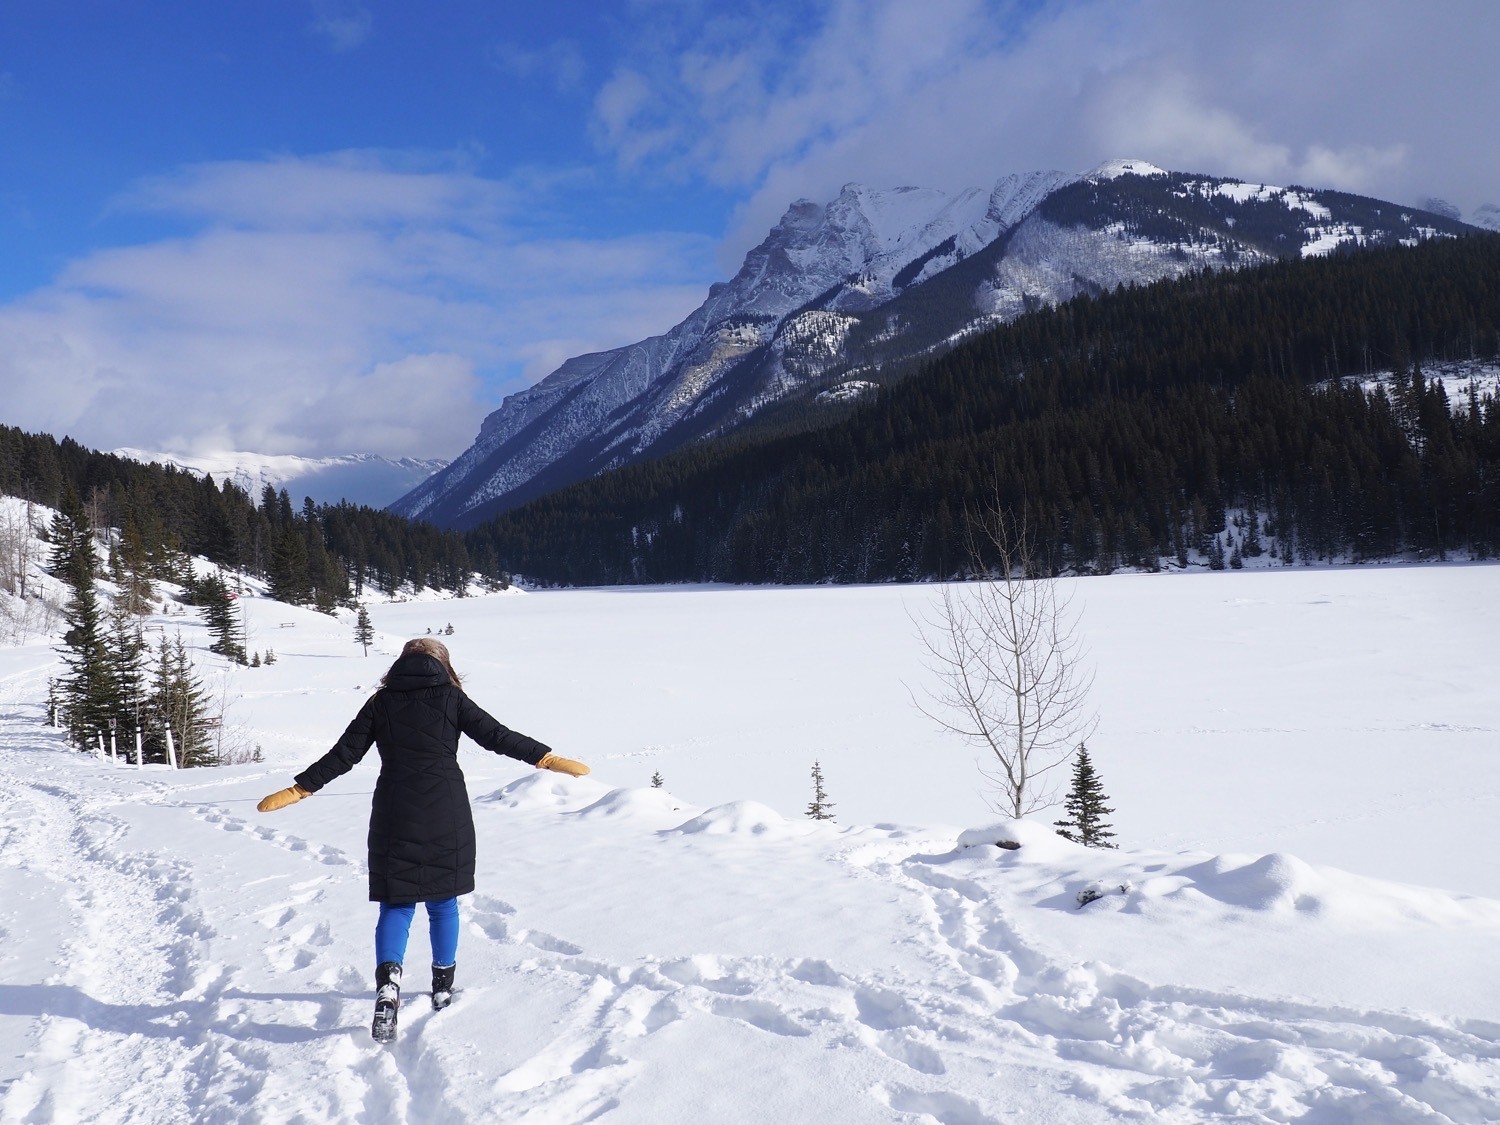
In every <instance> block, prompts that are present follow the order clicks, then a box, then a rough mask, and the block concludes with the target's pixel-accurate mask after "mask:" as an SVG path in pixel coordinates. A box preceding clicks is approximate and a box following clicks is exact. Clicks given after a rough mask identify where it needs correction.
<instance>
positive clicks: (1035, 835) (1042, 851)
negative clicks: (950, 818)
mask: <svg viewBox="0 0 1500 1125" xmlns="http://www.w3.org/2000/svg"><path fill="white" fill-rule="evenodd" d="M985 845H992V846H994V847H997V848H1001V849H1003V850H1005V851H1019V850H1022V849H1024V850H1025V852H1026V856H1027V858H1028V859H1057V858H1061V857H1065V856H1068V855H1070V854H1072V853H1075V852H1077V851H1078V850H1079V845H1077V844H1074V843H1072V842H1070V841H1068V840H1065V839H1063V838H1062V837H1061V836H1059V835H1058V834H1057V829H1056V828H1053V827H1051V826H1050V825H1046V824H1039V823H1037V822H1036V821H1034V820H1014V819H1007V820H1002V821H1000V822H998V823H996V824H988V825H985V826H984V827H983V828H970V829H967V830H965V831H963V832H960V833H959V834H958V847H959V849H960V850H962V849H964V848H978V847H983V846H985Z"/></svg>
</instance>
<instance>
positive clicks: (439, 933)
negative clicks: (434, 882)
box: [375, 898, 458, 967]
mask: <svg viewBox="0 0 1500 1125" xmlns="http://www.w3.org/2000/svg"><path fill="white" fill-rule="evenodd" d="M426 906H427V935H428V937H429V939H430V940H431V942H432V963H433V964H434V965H442V966H445V967H446V966H448V965H452V964H454V963H455V962H456V961H457V960H458V899H456V898H443V899H438V900H437V901H436V902H429V903H427V904H426ZM416 913H417V905H416V903H413V902H408V903H404V904H403V905H401V906H392V905H391V904H390V903H388V902H382V903H381V904H380V920H379V921H378V922H376V923H375V963H376V964H377V965H379V964H383V963H384V962H386V961H395V962H397V963H398V964H399V963H401V962H403V961H405V960H406V939H407V937H408V936H409V935H410V933H411V920H412V918H413V916H415V914H416Z"/></svg>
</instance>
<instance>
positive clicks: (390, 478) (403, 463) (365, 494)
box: [113, 448, 448, 508]
mask: <svg viewBox="0 0 1500 1125" xmlns="http://www.w3.org/2000/svg"><path fill="white" fill-rule="evenodd" d="M113 452H114V454H115V456H116V457H128V458H129V459H130V460H132V461H144V462H147V463H155V464H158V465H175V466H176V467H177V468H179V469H186V470H187V471H188V472H190V473H194V474H196V475H199V476H203V475H208V476H212V477H213V478H214V480H216V481H218V482H219V483H220V484H223V483H224V482H225V481H230V482H232V483H233V484H234V485H235V486H236V487H238V488H240V489H242V490H244V491H245V492H247V493H249V494H250V498H251V499H252V500H254V501H255V502H256V503H259V502H260V494H261V491H262V490H263V489H264V488H265V486H266V485H268V484H269V485H270V486H271V487H272V488H274V489H276V490H277V491H278V492H279V491H280V490H281V489H283V488H284V489H286V491H287V494H288V495H289V496H290V497H291V500H292V503H293V504H295V505H300V504H301V503H302V498H303V497H305V496H311V497H312V498H313V500H315V501H318V502H324V501H326V502H328V503H330V504H336V503H338V502H339V501H340V500H348V501H349V502H350V503H353V504H364V505H367V506H369V507H371V508H380V507H384V506H385V505H387V504H389V503H390V502H391V501H392V500H393V499H395V498H396V497H399V496H401V495H403V494H404V493H406V492H409V491H410V490H411V489H412V488H414V487H416V486H417V485H418V484H420V483H421V482H422V481H424V480H426V479H427V478H428V477H430V476H431V475H432V474H433V473H435V472H437V471H438V470H440V469H442V468H444V467H446V466H447V464H448V462H446V461H436V460H432V461H425V460H418V459H416V458H412V457H402V458H400V459H399V460H393V459H392V458H389V457H381V456H379V455H377V454H374V453H349V454H345V455H343V456H337V457H299V456H297V455H295V454H290V453H287V454H269V453H242V452H231V453H209V454H195V455H187V454H179V453H152V452H148V451H146V450H143V449H128V448H127V449H116V450H114V451H113Z"/></svg>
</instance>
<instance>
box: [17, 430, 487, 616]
mask: <svg viewBox="0 0 1500 1125" xmlns="http://www.w3.org/2000/svg"><path fill="white" fill-rule="evenodd" d="M69 489H71V490H72V491H73V492H74V493H75V494H76V496H77V497H78V498H79V501H80V503H81V505H82V510H83V512H84V514H85V515H86V516H87V519H88V522H89V524H90V525H91V526H93V527H95V528H105V527H108V528H114V529H117V530H118V532H119V533H120V534H119V535H118V537H117V538H116V539H114V540H112V542H111V556H112V557H111V560H110V561H111V563H112V564H114V569H116V570H117V569H118V567H119V565H121V563H122V560H121V559H120V558H118V557H117V556H119V555H125V554H128V555H130V556H131V557H130V558H129V559H128V560H124V561H125V562H128V563H129V565H130V566H131V567H132V568H136V567H138V568H141V569H142V570H143V571H144V572H145V573H148V574H149V575H151V576H153V577H161V578H173V577H175V576H178V575H179V572H181V570H182V567H183V565H184V563H185V559H186V558H187V556H190V555H201V556H203V557H205V558H207V559H209V560H210V561H212V562H215V563H218V564H219V565H221V566H224V567H229V568H231V569H233V570H238V571H242V572H245V573H248V574H254V575H260V576H264V577H266V578H269V579H270V580H271V582H272V586H273V589H274V590H275V592H276V595H277V596H278V597H280V598H281V599H282V600H284V601H290V602H294V603H298V604H316V605H318V606H320V607H322V608H331V607H332V606H334V605H336V604H338V603H339V602H342V601H346V600H347V599H348V598H349V597H350V596H351V594H354V593H357V592H358V591H359V590H360V589H361V588H362V587H363V586H365V585H367V584H368V585H371V586H375V587H379V588H381V589H383V590H386V591H387V592H394V591H395V590H396V589H398V588H399V587H401V586H402V585H403V584H410V585H412V586H414V587H416V588H417V589H421V588H423V587H429V586H430V587H437V588H442V589H453V588H457V587H458V586H460V585H461V584H462V583H464V582H465V581H466V580H467V578H468V575H469V572H470V570H471V569H481V567H479V566H476V565H474V563H473V561H472V560H471V559H470V557H469V555H468V552H467V550H466V548H465V545H464V543H463V540H462V539H461V538H460V537H459V536H458V535H456V534H454V533H452V532H444V531H438V530H436V529H435V528H433V527H431V526H429V525H427V524H419V523H413V522H411V521H408V520H406V519H403V518H402V517H400V516H396V515H392V514H390V513H388V512H383V511H378V510H375V509H373V508H366V507H360V506H355V505H351V504H348V503H340V504H322V505H315V504H313V503H312V502H311V501H307V502H306V503H304V504H303V506H302V508H301V510H300V511H294V510H293V508H292V505H291V502H290V499H289V497H288V496H287V493H286V490H285V489H283V490H282V491H281V492H280V493H277V492H274V491H272V490H271V489H270V488H267V489H266V490H265V493H264V494H263V495H262V497H261V498H260V500H261V504H260V506H259V507H257V506H256V505H255V504H254V503H253V502H252V501H251V498H250V497H249V496H248V495H247V494H246V493H245V492H243V491H242V490H240V489H239V488H236V487H235V486H234V485H233V484H230V483H227V482H226V483H225V484H224V485H223V486H222V487H220V486H219V485H218V484H216V483H215V482H214V481H213V480H212V479H211V478H209V477H204V478H199V477H196V476H194V475H193V474H191V473H188V472H185V471H182V470H179V469H176V468H171V467H163V466H160V465H146V464H141V463H139V462H136V461H130V460H127V459H125V458H122V457H116V456H114V455H112V454H105V453H98V452H95V451H93V450H90V449H88V448H86V447H84V446H82V445H80V444H78V443H77V442H75V441H73V440H72V439H70V438H64V439H62V440H61V441H58V440H56V439H55V438H52V437H50V436H48V435H46V434H28V433H24V432H22V431H21V430H18V429H15V428H13V427H10V426H0V494H4V495H10V496H18V497H21V498H23V499H28V500H32V501H35V502H36V503H39V504H44V505H46V506H47V507H50V508H60V507H62V506H63V500H64V497H65V495H66V493H67V491H68V490H69ZM483 561H484V560H481V562H483ZM483 569H485V572H486V573H491V574H494V573H496V571H495V567H494V560H493V558H491V559H490V560H489V562H488V566H487V567H484V568H483Z"/></svg>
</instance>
